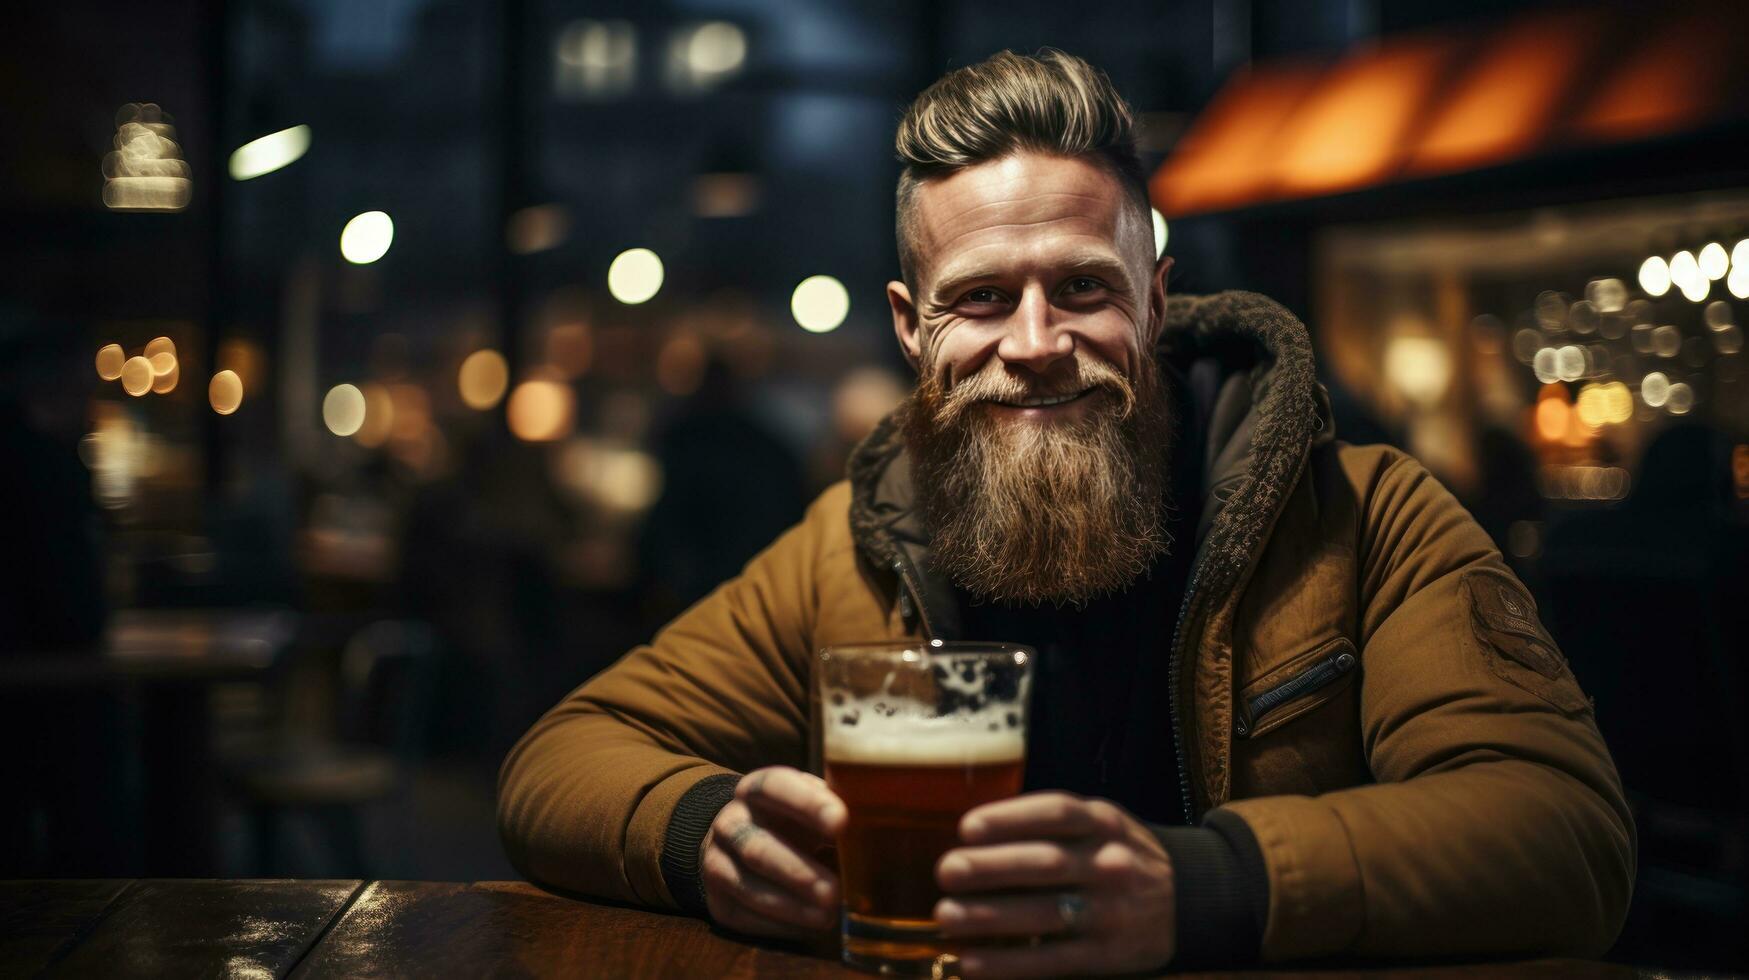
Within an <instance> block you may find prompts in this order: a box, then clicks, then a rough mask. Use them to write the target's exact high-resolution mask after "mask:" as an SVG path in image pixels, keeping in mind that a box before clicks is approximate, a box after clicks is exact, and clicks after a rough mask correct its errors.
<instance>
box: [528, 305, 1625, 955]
mask: <svg viewBox="0 0 1749 980" xmlns="http://www.w3.org/2000/svg"><path fill="white" fill-rule="evenodd" d="M1169 307H1170V310H1169V323H1168V329H1167V330H1166V331H1165V335H1164V339H1163V342H1162V346H1161V350H1160V356H1161V357H1162V358H1163V359H1166V360H1168V361H1169V362H1170V363H1172V364H1173V366H1174V367H1175V369H1176V370H1177V371H1179V372H1180V374H1181V376H1182V377H1184V378H1185V379H1187V380H1186V383H1187V384H1188V385H1189V386H1190V387H1191V388H1192V389H1193V390H1194V391H1196V392H1199V393H1200V395H1199V398H1200V402H1201V404H1202V405H1203V406H1204V412H1205V414H1206V419H1205V420H1204V421H1205V423H1206V426H1207V429H1206V435H1207V438H1206V439H1205V440H1204V442H1205V443H1206V446H1207V450H1206V457H1207V458H1206V459H1205V460H1204V463H1205V466H1204V472H1205V473H1206V474H1207V481H1206V482H1207V486H1206V487H1205V499H1206V500H1207V506H1206V508H1205V510H1204V512H1203V514H1202V515H1201V520H1200V526H1199V530H1198V541H1197V557H1196V559H1195V564H1194V570H1193V572H1192V576H1191V584H1190V586H1189V588H1188V589H1187V592H1186V595H1185V597H1184V598H1183V605H1182V607H1181V610H1180V614H1179V615H1180V622H1179V626H1178V629H1177V631H1176V635H1175V636H1172V637H1165V636H1163V637H1161V644H1162V648H1163V649H1162V655H1164V656H1167V657H1169V658H1170V661H1169V666H1170V669H1169V673H1168V676H1169V677H1171V678H1174V679H1175V683H1174V685H1173V687H1172V689H1170V690H1161V691H1160V692H1159V700H1160V705H1161V710H1163V711H1168V712H1170V713H1171V719H1172V724H1173V730H1174V733H1175V735H1176V738H1177V744H1178V747H1179V753H1180V757H1181V758H1180V766H1179V769H1180V771H1181V773H1182V774H1183V784H1184V785H1183V787H1182V788H1183V794H1184V805H1185V811H1186V817H1187V819H1188V820H1190V821H1191V822H1195V821H1197V820H1200V819H1203V818H1205V817H1206V816H1207V814H1208V813H1209V812H1211V811H1213V810H1215V809H1217V808H1222V809H1224V810H1226V811H1227V812H1228V813H1230V814H1232V815H1236V816H1238V817H1239V818H1241V819H1243V820H1244V821H1245V823H1246V824H1247V825H1248V827H1249V828H1250V830H1251V831H1252V833H1253V834H1254V835H1255V837H1256V839H1257V842H1258V845H1259V847H1260V848H1261V851H1262V854H1263V858H1264V863H1265V865H1266V868H1267V873H1268V879H1269V910H1268V918H1267V924H1266V927H1265V930H1264V937H1263V947H1262V954H1263V957H1264V959H1265V960H1268V961H1281V960H1288V959H1301V958H1306V957H1314V956H1321V955H1327V954H1339V953H1340V954H1349V955H1358V956H1381V957H1396V956H1435V955H1466V954H1468V955H1476V954H1523V955H1529V954H1569V955H1596V954H1599V953H1601V952H1602V951H1603V950H1605V949H1606V948H1608V946H1609V945H1610V943H1611V942H1612V941H1613V939H1614V937H1615V934H1616V932H1617V930H1618V929H1619V927H1620V925H1621V922H1622V919H1623V916H1624V915H1625V913H1626V910H1627V906H1628V898H1629V892H1630V890H1631V883H1632V880H1633V864H1634V837H1633V825H1632V821H1631V818H1630V816H1629V812H1628V807H1627V804H1626V803H1625V801H1624V799H1623V796H1622V790H1621V785H1620V781H1619V778H1618V777H1617V775H1616V771H1615V766H1614V764H1613V763H1612V762H1611V761H1610V757H1609V752H1608V750H1607V748H1606V747H1605V746H1604V743H1603V739H1602V737H1601V736H1600V735H1599V734H1598V731H1597V727H1596V725H1595V723H1594V721H1593V718H1592V708H1591V705H1590V703H1589V702H1588V701H1587V699H1586V698H1585V696H1584V695H1583V693H1581V691H1580V690H1579V687H1578V684H1577V683H1576V682H1575V681H1574V678H1573V675H1572V673H1571V672H1570V671H1569V669H1568V667H1567V663H1566V660H1565V659H1564V658H1563V656H1562V655H1561V653H1560V651H1559V650H1558V649H1557V648H1556V646H1555V644H1554V642H1553V641H1552V640H1551V639H1550V637H1549V635H1548V633H1547V632H1546V631H1545V630H1544V629H1543V627H1542V625H1541V624H1540V622H1539V621H1538V619H1537V615H1536V609H1535V605H1534V603H1533V601H1532V599H1531V597H1530V594H1529V593H1528V592H1527V591H1526V590H1525V588H1524V587H1523V586H1522V585H1521V584H1520V583H1519V581H1518V579H1517V578H1516V577H1515V576H1514V575H1513V574H1512V572H1511V571H1510V570H1508V568H1507V567H1506V565H1505V564H1504V563H1503V561H1502V560H1501V557H1500V555H1499V553H1498V552H1497V551H1496V550H1495V548H1494V546H1493V544H1492V543H1491V542H1490V540H1489V539H1488V536H1487V535H1486V534H1485V533H1483V531H1482V530H1481V529H1480V528H1479V527H1478V526H1477V525H1476V523H1475V522H1474V521H1473V520H1472V519H1471V517H1470V515H1469V514H1468V513H1467V512H1465V510H1464V509H1463V507H1462V506H1461V505H1459V504H1458V502H1457V501H1456V500H1455V499H1454V498H1453V497H1452V496H1451V494H1450V493H1448V492H1447V491H1446V490H1445V489H1444V488H1443V487H1441V486H1440V485H1439V483H1438V482H1437V481H1436V480H1434V479H1433V478H1432V477H1431V476H1429V475H1428V474H1427V472H1426V471H1425V470H1424V469H1422V468H1421V466H1420V465H1418V464H1417V463H1416V462H1415V461H1414V460H1413V459H1411V458H1409V457H1408V456H1405V455H1403V454H1402V453H1400V452H1397V451H1395V450H1392V449H1389V448H1384V447H1377V446H1366V447H1356V446H1348V445H1344V444H1341V443H1338V442H1336V441H1335V440H1334V439H1333V438H1332V432H1331V426H1330V423H1329V411H1328V402H1327V399H1326V398H1325V397H1324V395H1323V392H1322V389H1321V388H1320V387H1319V386H1318V384H1317V383H1316V381H1315V379H1314V374H1313V363H1312V354H1311V347H1310V344H1309V342H1308V339H1307V335H1306V331H1305V328H1304V327H1303V326H1301V325H1300V324H1299V322H1298V321H1297V320H1295V319H1294V318H1293V317H1292V315H1290V314H1289V313H1287V312H1286V311H1285V310H1283V309H1282V308H1281V307H1280V306H1278V305H1276V304H1275V303H1273V302H1271V301H1270V300H1268V299H1265V298H1264V297H1261V296H1257V295H1255V294H1249V293H1221V294H1217V295H1213V296H1207V297H1173V298H1172V300H1171V302H1170V304H1169ZM927 555H928V539H927V535H926V534H925V533H924V532H923V530H922V528H921V527H920V525H919V524H918V519H917V514H916V512H915V509H914V508H913V507H912V506H911V489H910V471H909V464H908V462H907V459H906V455H905V452H904V449H903V443H902V440H901V439H900V438H899V437H898V435H897V431H896V427H895V426H894V424H893V423H892V421H891V420H889V421H888V422H887V423H884V424H883V425H882V426H881V427H880V428H879V429H878V430H877V431H876V432H875V433H874V434H873V435H871V436H870V437H869V439H868V441H867V442H865V443H864V445H863V446H862V447H861V448H860V449H859V450H858V452H857V454H856V457H855V459H854V460H853V461H852V464H851V467H850V478H849V480H847V481H845V482H841V483H839V484H837V485H835V486H833V487H831V488H830V489H828V490H827V491H826V492H825V493H824V494H823V495H821V496H820V497H819V499H818V500H816V501H815V502H814V503H813V505H812V506H811V507H810V508H809V509H808V512H807V515H806V517H805V518H804V519H803V520H802V522H801V523H800V524H798V525H797V526H795V527H794V528H792V529H791V530H789V531H788V532H787V533H785V534H784V535H783V536H782V537H780V538H778V540H777V541H776V542H775V543H773V544H772V545H771V546H770V547H769V548H767V549H766V550H765V551H764V552H763V553H761V554H760V555H758V556H757V557H755V558H754V559H753V560H752V561H751V562H749V563H748V565H747V567H746V569H745V571H744V572H743V573H742V574H741V575H740V577H738V578H736V579H733V580H731V581H729V582H727V583H725V584H724V585H723V586H722V587H721V588H719V589H718V590H717V591H716V592H714V593H712V594H711V595H710V596H708V597H707V598H705V599H704V600H702V601H700V602H699V603H698V604H697V605H696V606H694V607H693V608H692V609H690V610H689V611H687V612H686V613H685V614H683V615H681V616H680V617H679V618H678V619H676V620H675V621H674V622H673V623H671V624H669V625H668V626H667V627H666V628H665V629H663V630H662V631H661V632H660V633H659V634H657V636H656V638H655V639H654V641H653V642H652V643H651V644H650V645H648V646H643V647H639V648H637V649H635V650H633V651H632V652H630V653H628V654H627V655H626V656H625V657H624V658H623V659H622V660H620V661H619V662H618V663H617V664H615V665H614V666H613V667H611V668H609V669H608V670H606V671H603V672H602V673H601V674H599V675H598V676H596V677H595V678H594V679H593V680H590V681H589V682H588V683H586V684H584V685H583V686H582V687H580V688H578V689H577V690H576V691H574V692H572V694H571V695H569V696H568V697H567V698H566V699H565V700H564V701H562V702H561V703H560V704H559V705H558V706H557V707H555V708H553V709H552V710H551V711H550V712H548V713H547V714H546V715H545V716H544V717H543V718H541V720H540V721H539V722H538V723H537V724H536V725H535V726H534V727H533V728H532V729H531V730H530V731H529V732H528V734H527V735H526V736H524V737H523V739H522V740H521V741H520V742H519V743H518V744H517V746H516V747H515V748H514V749H513V750H512V752H511V753H510V756H509V757H508V759H506V761H505V763H504V767H503V771H502V773H501V775H500V781H499V820H500V827H501V832H502V836H503V839H504V844H505V847H506V849H507V851H508V853H509V855H510V857H511V860H512V861H513V862H514V863H515V864H516V865H517V867H518V868H520V869H521V870H522V871H523V872H524V873H525V874H527V875H528V876H529V877H530V878H532V879H535V880H537V881H540V882H543V883H546V884H549V885H553V886H555V887H560V888H566V889H570V890H575V891H580V892H584V893H588V894H594V895H599V896H602V897H607V898H613V899H619V900H624V901H630V902H637V903H641V904H644V905H649V906H656V907H673V906H674V904H675V901H674V898H673V896H672V895H671V894H670V893H669V889H668V887H667V886H666V885H665V884H664V880H663V875H662V872H661V870H660V858H661V850H662V844H663V841H664V834H665V831H666V830H667V827H668V823H669V818H670V816H671V814H672V813H673V811H674V807H675V804H676V801H678V800H679V799H680V797H681V796H682V794H684V793H685V792H686V791H687V790H688V789H689V788H691V787H692V786H693V785H694V784H695V783H697V782H698V781H699V780H701V779H704V778H706V777H708V776H712V775H716V774H722V773H739V772H746V771H748V770H751V769H754V768H757V767H760V766H765V765H772V764H785V765H791V766H796V767H799V768H813V769H814V770H815V771H818V766H817V759H816V758H815V755H816V753H814V752H811V751H810V746H811V744H812V741H813V740H812V739H811V737H810V731H809V710H810V709H809V690H810V683H809V680H810V677H809V670H810V664H811V662H812V657H813V654H814V653H815V652H817V651H818V650H819V649H820V648H821V647H824V646H828V645H831V644H837V643H850V642H856V641H867V640H877V639H889V638H901V637H919V636H946V637H951V636H953V635H954V632H955V630H956V629H957V622H956V616H955V608H954V605H953V602H952V598H951V593H950V592H949V588H948V584H947V583H946V582H943V581H940V580H939V578H938V577H937V576H935V575H933V574H932V573H931V572H930V570H929V567H928V561H927ZM982 639H1001V638H1000V637H983V638H982Z"/></svg>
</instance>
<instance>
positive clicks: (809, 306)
mask: <svg viewBox="0 0 1749 980" xmlns="http://www.w3.org/2000/svg"><path fill="white" fill-rule="evenodd" d="M789 310H790V314H791V315H793V316H794V317H795V318H796V323H798V324H801V327H802V329H803V330H806V331H808V332H809V333H827V332H829V331H832V330H836V329H838V325H839V324H841V323H843V322H844V318H845V317H847V316H849V315H850V291H849V290H847V289H845V288H844V284H843V283H841V282H839V281H838V280H837V279H834V278H832V277H831V276H809V277H808V278H806V279H803V280H802V281H801V283H800V285H798V286H796V288H795V292H793V293H791V294H790V298H789Z"/></svg>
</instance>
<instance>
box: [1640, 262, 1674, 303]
mask: <svg viewBox="0 0 1749 980" xmlns="http://www.w3.org/2000/svg"><path fill="white" fill-rule="evenodd" d="M1640 288H1641V289H1643V290H1645V291H1646V295H1647V296H1662V295H1664V294H1665V293H1667V292H1669V291H1670V263H1668V262H1666V261H1664V259H1663V257H1662V256H1658V255H1654V256H1652V257H1651V258H1649V259H1647V260H1646V261H1644V262H1642V263H1640Z"/></svg>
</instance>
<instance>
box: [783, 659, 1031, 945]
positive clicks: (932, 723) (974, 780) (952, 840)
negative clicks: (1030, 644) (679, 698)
mask: <svg viewBox="0 0 1749 980" xmlns="http://www.w3.org/2000/svg"><path fill="white" fill-rule="evenodd" d="M1033 659H1034V658H1033V653H1032V651H1031V650H1029V649H1027V648H1026V647H1022V646H1013V645H1009V644H999V643H942V642H940V641H931V642H928V643H924V642H918V641H913V642H909V643H903V642H902V643H891V644H871V645H866V646H840V647H830V648H828V649H826V650H823V651H821V653H820V658H819V662H818V663H817V664H816V667H817V668H818V669H817V670H816V678H817V680H816V683H817V685H818V689H819V695H820V726H821V738H822V742H823V744H822V746H821V748H822V756H823V758H824V761H825V769H826V784H827V785H828V786H830V787H831V789H832V791H833V792H834V793H836V794H838V797H839V798H840V799H842V800H843V801H844V805H845V807H846V809H847V810H848V811H849V820H848V822H847V823H846V825H845V828H844V833H843V835H842V836H840V837H839V839H838V865H839V875H840V880H841V882H842V885H843V893H844V915H843V954H844V961H845V962H846V963H850V964H852V965H855V966H861V967H864V968H868V969H874V970H878V971H879V972H882V973H897V974H915V975H922V976H930V975H932V974H935V975H940V974H941V973H942V972H943V971H944V970H951V968H952V962H953V950H952V949H951V948H949V947H948V946H947V945H945V944H944V943H943V942H942V941H941V936H940V933H939V931H938V930H937V928H936V925H935V921H934V919H933V917H932V916H933V913H934V908H935V903H936V901H937V900H938V899H940V898H941V891H940V889H939V888H938V887H937V885H936V882H935V865H936V862H937V861H939V860H940V859H941V856H942V855H943V854H945V853H946V852H947V851H948V850H950V849H952V848H953V847H954V846H955V845H957V844H958V843H959V821H960V817H961V816H963V815H964V814H965V812H966V811H967V810H970V809H972V808H973V807H975V806H978V805H979V804H982V803H988V802H990V801H992V800H999V799H1002V798H1004V797H1008V796H1013V795H1015V794H1016V793H1019V792H1020V784H1021V773H1022V770H1023V768H1024V766H1025V761H1026V704H1027V693H1028V690H1029V688H1030V686H1031V677H1032V662H1033Z"/></svg>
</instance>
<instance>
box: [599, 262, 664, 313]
mask: <svg viewBox="0 0 1749 980" xmlns="http://www.w3.org/2000/svg"><path fill="white" fill-rule="evenodd" d="M661 289H662V260H661V259H660V258H659V257H657V255H656V253H655V252H652V251H650V250H649V249H647V248H629V249H626V250H625V251H623V252H621V253H619V255H617V256H615V257H614V260H613V264H612V265H609V266H608V267H607V291H608V292H609V293H612V294H613V298H614V299H617V300H619V301H620V302H621V303H624V304H626V305H627V306H636V305H637V304H639V303H646V302H649V300H650V299H651V298H652V297H654V296H655V295H656V294H657V293H658V292H660V291H661Z"/></svg>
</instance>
